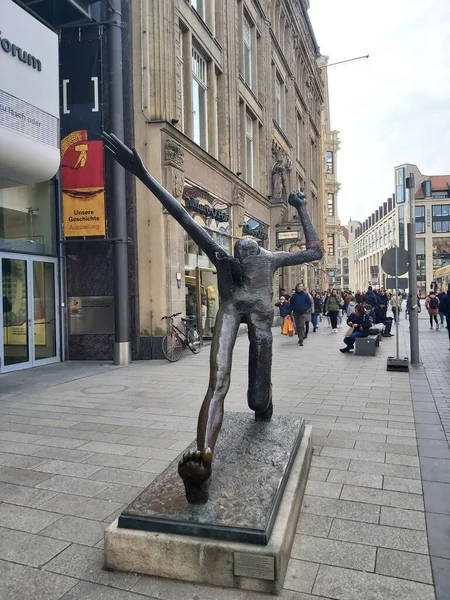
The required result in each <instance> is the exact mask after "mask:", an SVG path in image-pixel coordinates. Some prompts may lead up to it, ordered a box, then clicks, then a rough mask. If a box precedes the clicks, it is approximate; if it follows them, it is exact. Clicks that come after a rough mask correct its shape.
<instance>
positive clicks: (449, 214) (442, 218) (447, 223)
mask: <svg viewBox="0 0 450 600" xmlns="http://www.w3.org/2000/svg"><path fill="white" fill-rule="evenodd" d="M432 215H433V233H448V232H449V231H450V204H441V205H437V206H433V209H432Z"/></svg>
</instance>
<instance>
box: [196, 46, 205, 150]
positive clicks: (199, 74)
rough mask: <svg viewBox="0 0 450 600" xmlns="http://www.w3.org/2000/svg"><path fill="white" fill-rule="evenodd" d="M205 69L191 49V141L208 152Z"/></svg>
mask: <svg viewBox="0 0 450 600" xmlns="http://www.w3.org/2000/svg"><path fill="white" fill-rule="evenodd" d="M207 91H208V82H207V68H206V61H205V59H204V58H203V57H202V56H201V55H200V54H199V52H198V51H197V50H196V49H195V48H192V116H193V134H194V135H193V139H194V142H195V143H196V144H198V145H199V146H201V147H202V148H203V149H204V150H208V111H207Z"/></svg>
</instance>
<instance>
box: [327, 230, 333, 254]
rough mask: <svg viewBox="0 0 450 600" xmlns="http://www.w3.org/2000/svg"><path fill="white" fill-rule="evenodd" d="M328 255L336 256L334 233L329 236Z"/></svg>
mask: <svg viewBox="0 0 450 600" xmlns="http://www.w3.org/2000/svg"><path fill="white" fill-rule="evenodd" d="M327 247H328V256H334V235H333V234H330V235H328V236H327Z"/></svg>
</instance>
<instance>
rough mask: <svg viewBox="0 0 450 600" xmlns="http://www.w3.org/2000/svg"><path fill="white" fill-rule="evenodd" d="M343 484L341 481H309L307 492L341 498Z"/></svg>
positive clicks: (313, 494) (312, 494)
mask: <svg viewBox="0 0 450 600" xmlns="http://www.w3.org/2000/svg"><path fill="white" fill-rule="evenodd" d="M341 490H342V485H341V484H339V483H328V482H323V481H308V483H307V484H306V489H305V494H308V495H310V496H320V497H322V498H339V496H340V493H341Z"/></svg>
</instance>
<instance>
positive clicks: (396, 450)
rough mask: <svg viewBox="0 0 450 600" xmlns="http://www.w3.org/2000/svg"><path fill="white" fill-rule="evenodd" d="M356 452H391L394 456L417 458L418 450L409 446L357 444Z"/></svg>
mask: <svg viewBox="0 0 450 600" xmlns="http://www.w3.org/2000/svg"><path fill="white" fill-rule="evenodd" d="M355 449H356V450H368V451H373V452H389V453H392V454H407V455H410V456H417V448H416V447H415V446H411V445H409V444H380V443H377V442H364V441H360V442H356V445H355Z"/></svg>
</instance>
